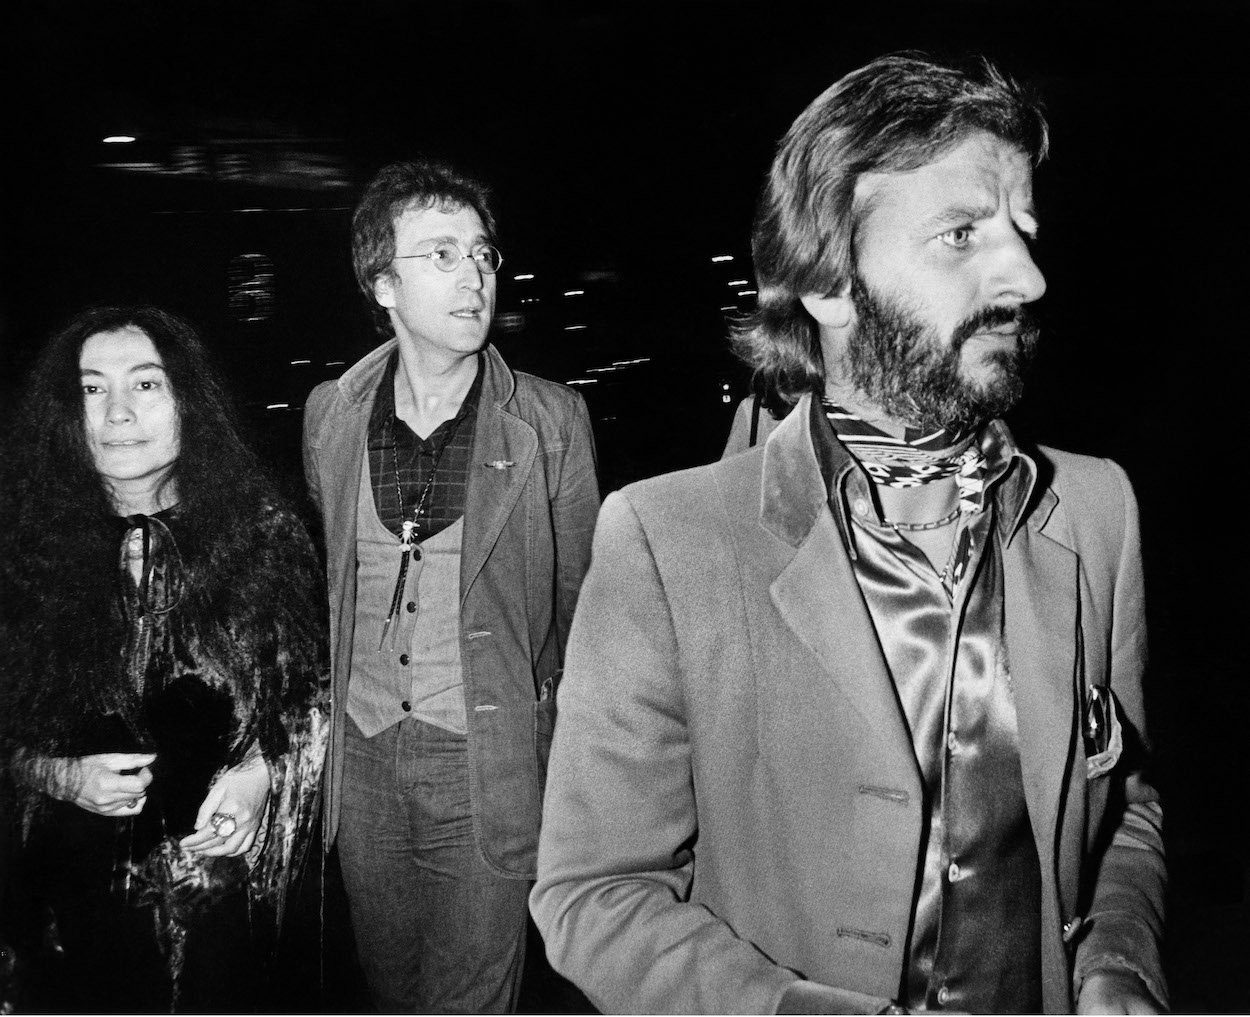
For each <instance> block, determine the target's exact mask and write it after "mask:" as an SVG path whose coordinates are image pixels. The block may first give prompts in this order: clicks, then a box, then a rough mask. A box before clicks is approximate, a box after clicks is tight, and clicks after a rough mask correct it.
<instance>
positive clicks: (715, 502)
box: [531, 396, 1165, 1013]
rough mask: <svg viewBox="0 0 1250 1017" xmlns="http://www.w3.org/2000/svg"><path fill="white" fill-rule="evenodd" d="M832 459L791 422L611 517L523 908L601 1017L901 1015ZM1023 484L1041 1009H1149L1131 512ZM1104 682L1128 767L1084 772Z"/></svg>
mask: <svg viewBox="0 0 1250 1017" xmlns="http://www.w3.org/2000/svg"><path fill="white" fill-rule="evenodd" d="M838 456H841V457H845V456H846V452H845V450H843V449H842V447H841V446H840V445H839V444H837V443H836V442H834V440H833V438H832V435H831V433H830V432H829V430H828V427H827V425H824V422H823V421H822V420H821V419H820V416H819V404H815V405H813V400H812V399H811V397H810V396H808V397H805V398H804V400H803V401H801V402H800V404H799V405H798V407H797V408H796V409H795V410H794V412H792V413H791V414H790V415H789V416H788V417H787V418H786V419H785V420H784V421H783V422H782V423H780V424H779V425H778V426H777V428H776V430H775V431H774V432H773V433H772V434H771V436H770V437H769V439H768V441H767V442H766V443H765V444H764V445H763V446H758V447H756V448H753V449H751V450H750V451H748V452H745V453H743V454H742V455H738V456H734V457H732V458H729V459H727V460H722V461H721V462H719V463H715V464H713V465H711V466H706V467H701V468H698V469H694V470H689V471H685V472H682V473H675V474H670V475H668V476H664V477H658V478H655V479H653V480H650V481H645V482H643V483H641V484H635V485H632V486H630V487H627V488H625V489H624V490H623V491H621V492H619V493H617V494H614V495H612V496H610V497H609V498H608V499H607V501H606V502H605V503H604V506H603V511H602V513H601V514H600V519H599V524H598V529H597V531H596V534H595V544H594V556H593V562H592V565H591V569H590V573H589V574H588V576H587V578H586V583H585V585H584V586H583V588H582V594H581V601H580V605H579V607H578V612H577V617H576V618H575V620H574V624H573V631H572V634H571V636H570V643H569V649H568V655H567V660H566V670H565V680H564V684H563V686H562V687H561V690H560V724H559V726H558V728H557V730H556V738H555V745H554V748H553V752H552V757H551V770H550V775H549V778H548V785H547V815H546V819H545V821H544V826H543V833H542V839H541V844H540V847H539V861H538V883H537V885H536V887H535V889H534V891H533V895H532V897H531V907H532V910H533V913H534V916H535V918H536V919H537V922H538V925H539V928H540V929H541V930H542V932H543V935H544V937H545V939H546V943H547V950H548V954H549V956H550V958H551V960H552V963H553V964H554V966H555V968H556V969H557V970H558V971H560V972H561V973H562V974H564V975H566V976H567V977H569V978H571V979H572V980H573V981H574V982H576V983H577V984H578V985H579V986H580V987H581V988H582V989H583V991H585V992H586V993H587V994H588V995H589V997H590V999H591V1000H592V1001H593V1002H594V1003H595V1005H596V1006H598V1007H600V1008H601V1009H603V1010H604V1011H605V1012H619V1011H641V1012H655V1013H666V1012H713V1013H715V1012H722V1013H730V1012H759V1013H768V1012H776V1009H777V1007H778V1006H779V1005H780V1003H781V999H782V996H783V995H784V994H785V993H786V992H787V990H790V989H792V988H795V987H796V983H797V982H799V980H801V979H802V980H810V981H809V982H808V984H806V985H801V986H798V987H797V991H798V993H799V994H801V995H805V996H806V999H807V1003H808V1005H816V1006H820V1007H827V1008H830V1009H825V1010H823V1011H815V1010H813V1011H810V1012H828V1013H838V1012H842V1013H850V1012H856V1011H860V1012H872V1011H873V1010H875V1009H878V1008H880V1007H882V1006H884V1005H886V1004H887V1002H888V1001H889V1000H890V999H891V998H892V997H894V996H895V994H896V992H897V990H898V987H899V984H900V977H901V974H902V971H903V965H904V963H905V956H904V948H905V943H906V939H907V932H908V923H909V920H910V914H911V905H912V893H913V888H914V884H915V873H916V871H917V865H918V861H919V859H918V852H919V848H920V843H921V825H922V820H923V815H922V809H923V805H922V802H923V797H922V793H921V784H920V776H919V772H918V768H917V765H916V761H915V753H914V750H913V748H912V745H911V740H910V737H909V734H908V731H907V726H906V722H905V720H904V717H903V714H902V711H901V709H900V707H899V705H898V701H897V696H896V694H895V692H894V688H893V684H892V683H891V680H890V677H889V673H888V671H887V669H886V664H885V661H884V659H883V657H882V654H881V650H880V648H879V646H878V644H877V641H876V638H875V636H874V630H873V626H872V622H871V620H870V618H869V615H868V611H867V608H866V607H865V605H864V601H863V597H862V595H861V593H860V590H859V587H858V584H857V583H856V579H855V575H854V572H853V570H852V567H851V563H850V560H849V558H848V552H847V547H846V544H845V542H844V539H843V532H846V531H847V529H848V521H847V520H846V519H845V518H844V516H843V512H844V511H845V508H844V506H842V505H841V504H840V503H838V504H836V510H834V509H831V507H830V501H829V499H828V497H827V488H826V481H825V479H824V477H823V475H822V472H821V469H820V466H819V463H821V462H822V461H836V460H837V457H838ZM1036 459H1037V461H1038V465H1039V469H1040V470H1041V477H1040V478H1039V480H1038V482H1037V484H1036V485H1035V489H1034V490H1033V493H1032V495H1031V497H1030V499H1029V508H1028V510H1027V512H1026V513H1025V516H1024V518H1023V520H1022V522H1021V523H1020V525H1019V527H1018V528H1017V529H1016V530H1015V532H1010V533H1003V543H1004V554H1003V557H1004V562H1003V570H1004V583H1005V597H1006V605H1007V611H1006V626H1007V631H1006V639H1007V644H1008V649H1009V652H1010V660H1011V668H1012V675H1013V686H1014V690H1015V694H1016V704H1017V709H1018V719H1019V732H1020V758H1021V766H1022V770H1023V778H1024V790H1025V797H1026V800H1027V804H1028V810H1029V816H1030V819H1031V821H1032V826H1033V830H1034V834H1035V837H1036V842H1037V852H1038V857H1039V860H1040V863H1041V875H1042V900H1041V920H1042V930H1041V933H1042V966H1043V970H1042V975H1043V982H1044V1001H1045V1007H1046V1009H1047V1010H1048V1011H1052V1012H1069V1013H1070V1012H1072V1007H1073V991H1074V980H1079V979H1080V977H1081V976H1082V974H1083V972H1084V971H1085V970H1088V969H1092V967H1094V966H1096V965H1097V963H1098V962H1099V960H1100V959H1103V958H1109V957H1116V958H1120V959H1121V960H1123V961H1126V962H1127V963H1129V964H1130V965H1132V966H1134V967H1135V968H1136V969H1137V970H1138V971H1139V973H1140V974H1142V976H1143V977H1144V978H1145V980H1146V981H1147V982H1148V984H1149V985H1150V986H1151V988H1152V990H1153V991H1154V992H1155V993H1156V994H1157V995H1158V996H1159V997H1160V999H1161V1000H1164V999H1165V995H1164V993H1165V990H1164V988H1163V978H1162V974H1161V971H1160V966H1159V957H1158V940H1159V935H1160V932H1161V924H1162V909H1163V896H1164V882H1165V872H1164V861H1163V844H1162V839H1161V836H1160V823H1161V813H1160V809H1159V804H1158V797H1157V795H1156V793H1155V791H1154V789H1153V788H1152V787H1150V786H1149V785H1148V784H1147V783H1146V782H1145V781H1144V780H1143V777H1142V772H1141V766H1142V763H1143V759H1142V755H1141V752H1140V749H1141V746H1142V744H1143V742H1144V716H1143V708H1142V672H1143V669H1144V667H1145V663H1146V633H1145V624H1144V610H1143V609H1144V603H1143V589H1142V574H1141V563H1140V555H1139V546H1138V527H1137V510H1136V505H1135V502H1134V499H1133V496H1132V492H1131V490H1130V488H1129V485H1128V482H1127V480H1126V478H1125V477H1124V474H1123V473H1122V471H1121V470H1120V469H1119V468H1118V467H1117V466H1115V464H1113V463H1110V462H1108V461H1106V460H1098V459H1091V458H1087V457H1082V456H1075V455H1070V454H1066V453H1062V452H1055V451H1050V450H1042V451H1041V452H1040V454H1039V455H1038V456H1037V457H1036ZM1017 476H1018V475H1017ZM1010 479H1011V478H1008V481H1004V482H1009V481H1010ZM1018 482H1019V481H1018ZM840 531H842V532H840ZM1095 683H1096V684H1101V685H1110V688H1111V689H1112V691H1113V692H1114V694H1115V697H1116V698H1117V700H1118V704H1119V723H1120V734H1121V735H1122V738H1121V740H1120V743H1121V744H1122V745H1123V746H1124V748H1123V751H1122V753H1121V752H1120V751H1119V749H1117V750H1116V751H1115V752H1114V753H1111V754H1110V755H1108V754H1105V753H1104V754H1102V755H1103V757H1105V758H1101V757H1096V758H1095V759H1092V760H1087V759H1086V757H1085V749H1084V745H1083V740H1082V737H1081V734H1080V726H1079V725H1080V703H1081V691H1082V687H1083V685H1085V684H1095ZM1113 757H1114V758H1113ZM881 789H889V790H892V791H899V792H903V793H902V794H890V795H883V794H881V793H880V792H881Z"/></svg>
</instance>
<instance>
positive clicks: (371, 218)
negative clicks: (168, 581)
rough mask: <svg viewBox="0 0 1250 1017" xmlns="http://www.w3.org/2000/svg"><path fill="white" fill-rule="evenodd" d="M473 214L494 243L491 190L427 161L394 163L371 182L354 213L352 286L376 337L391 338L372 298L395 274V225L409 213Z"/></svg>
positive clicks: (385, 318)
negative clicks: (463, 211) (440, 210)
mask: <svg viewBox="0 0 1250 1017" xmlns="http://www.w3.org/2000/svg"><path fill="white" fill-rule="evenodd" d="M436 205H437V206H438V207H439V208H452V209H458V208H471V209H473V211H475V212H476V213H477V214H478V218H480V219H481V220H482V225H483V226H485V227H486V235H487V237H488V238H489V239H490V240H491V241H492V242H494V240H495V230H496V225H495V213H494V209H493V207H492V196H491V192H490V188H488V187H487V186H486V184H484V183H483V182H482V181H480V180H476V179H474V178H473V177H470V176H466V175H465V174H463V173H461V172H460V171H459V170H457V169H455V168H454V167H452V166H449V165H447V164H446V163H442V162H435V161H433V160H431V159H417V160H412V161H407V162H393V163H390V164H389V165H387V166H383V167H382V168H381V169H380V170H379V171H378V173H377V175H376V176H375V177H374V178H373V179H372V180H371V181H370V182H369V185H368V186H367V187H366V188H365V190H364V193H363V194H361V196H360V201H359V203H358V204H357V205H356V211H355V212H353V213H352V269H353V271H354V272H355V274H356V285H357V286H359V287H360V292H361V293H363V294H364V295H365V301H366V302H367V304H368V305H369V314H370V316H371V317H372V319H373V324H374V327H375V328H376V329H377V331H378V334H379V335H380V336H382V337H383V338H385V339H389V338H390V337H391V336H392V335H394V334H395V333H394V329H393V328H392V327H391V319H390V317H389V316H388V315H387V313H386V310H385V309H384V308H383V307H382V306H381V305H379V304H378V302H377V301H376V300H375V299H374V297H373V284H374V283H375V282H376V281H377V280H378V277H379V276H382V275H386V274H387V273H393V272H394V271H395V270H394V269H393V268H392V267H391V262H392V261H394V260H395V223H396V222H397V221H398V220H399V218H400V216H402V215H403V214H404V213H405V212H406V211H407V210H408V209H410V208H412V207H414V206H415V207H417V208H422V209H426V208H433V207H435V206H436Z"/></svg>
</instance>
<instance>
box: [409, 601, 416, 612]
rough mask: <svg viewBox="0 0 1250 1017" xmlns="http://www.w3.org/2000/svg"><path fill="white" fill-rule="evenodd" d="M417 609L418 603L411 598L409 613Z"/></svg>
mask: <svg viewBox="0 0 1250 1017" xmlns="http://www.w3.org/2000/svg"><path fill="white" fill-rule="evenodd" d="M416 610H417V605H416V603H415V602H414V601H411V600H410V601H408V613H409V614H414V613H415V612H416Z"/></svg>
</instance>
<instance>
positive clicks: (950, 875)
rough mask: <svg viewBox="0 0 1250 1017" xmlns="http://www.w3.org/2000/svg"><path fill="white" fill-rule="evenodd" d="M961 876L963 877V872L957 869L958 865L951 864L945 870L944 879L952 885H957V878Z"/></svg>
mask: <svg viewBox="0 0 1250 1017" xmlns="http://www.w3.org/2000/svg"><path fill="white" fill-rule="evenodd" d="M962 875H963V872H962V871H961V870H960V868H959V863H958V862H951V865H950V868H949V869H947V870H946V878H947V879H949V880H950V881H951V882H952V883H958V882H959V877H960V876H962Z"/></svg>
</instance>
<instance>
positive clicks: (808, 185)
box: [732, 53, 1048, 412]
mask: <svg viewBox="0 0 1250 1017" xmlns="http://www.w3.org/2000/svg"><path fill="white" fill-rule="evenodd" d="M974 131H988V132H990V133H991V134H994V135H996V136H997V137H999V138H1002V139H1003V140H1004V141H1007V142H1008V143H1010V144H1012V145H1015V146H1016V147H1018V148H1020V149H1021V150H1022V151H1024V152H1026V153H1027V154H1028V155H1029V157H1030V158H1031V159H1032V160H1033V163H1034V165H1036V164H1037V163H1040V162H1041V160H1042V159H1043V158H1045V155H1046V149H1047V145H1048V131H1047V125H1046V119H1045V117H1044V116H1043V114H1042V109H1041V105H1040V103H1039V101H1038V100H1037V99H1036V98H1035V97H1034V96H1033V95H1031V94H1030V93H1027V92H1026V91H1025V90H1024V89H1023V88H1022V87H1021V86H1020V85H1018V84H1017V83H1016V82H1014V81H1013V80H1011V79H1010V78H1008V77H1006V76H1004V75H1003V74H1002V73H1001V72H1000V71H999V70H998V69H997V68H996V67H994V65H993V64H991V63H990V62H989V61H988V60H986V59H985V58H979V59H977V60H974V61H970V62H967V63H961V64H954V63H941V62H938V61H935V60H933V59H930V58H929V57H926V56H925V55H923V54H919V53H896V54H891V55H889V56H884V57H879V58H878V59H876V60H873V61H872V62H871V63H869V64H866V65H865V66H863V67H861V68H859V69H858V70H855V71H852V72H851V73H850V74H848V75H846V76H845V77H844V78H842V79H841V80H839V81H837V82H835V83H834V84H833V85H832V86H830V87H829V88H828V89H826V90H825V91H824V92H823V93H821V95H819V96H818V97H817V98H816V99H815V101H813V102H812V103H811V105H809V106H808V107H807V109H805V110H804V111H803V112H802V113H800V114H799V116H798V118H797V119H796V120H795V121H794V123H793V124H792V125H791V126H790V129H789V131H787V132H786V135H785V137H784V138H783V139H782V141H781V144H780V145H779V146H778V149H777V154H776V157H775V158H774V159H773V163H772V167H771V169H770V171H769V174H768V177H767V179H766V181H765V184H764V189H763V192H762V194H761V196H760V199H759V203H758V206H757V209H756V215H755V224H754V228H753V231H752V236H751V251H752V255H753V257H754V261H755V274H756V280H757V287H756V288H757V290H758V293H759V295H758V298H757V305H756V310H755V312H754V313H752V314H751V315H749V316H748V317H746V318H745V319H744V320H743V321H742V323H741V324H740V325H738V326H737V327H736V328H735V330H734V334H733V336H732V343H733V347H734V351H735V352H736V353H737V354H738V356H739V357H740V358H741V359H742V360H744V361H745V362H746V363H747V365H748V366H749V367H751V368H752V369H753V370H754V372H755V378H754V383H755V387H756V390H757V391H758V392H760V393H761V395H762V396H763V399H764V402H765V405H767V406H768V407H769V408H770V409H772V410H773V411H774V412H783V411H784V410H785V409H786V408H788V407H789V406H792V405H793V404H794V403H795V402H796V401H797V400H798V398H799V397H800V396H801V395H802V394H803V393H804V392H805V391H808V390H812V389H815V390H821V389H823V387H824V362H823V358H822V356H821V348H820V330H819V328H818V326H817V324H816V322H815V320H814V319H813V318H812V317H811V315H809V314H808V313H807V311H806V310H805V309H804V308H803V305H802V304H801V303H800V302H799V301H800V297H802V296H804V295H805V294H810V293H821V294H829V295H831V294H835V293H839V292H842V290H843V289H844V288H845V287H846V286H847V285H848V283H849V282H850V281H851V278H852V275H853V273H854V266H855V237H856V231H857V230H858V229H859V227H860V226H861V225H862V223H863V220H864V217H865V215H866V214H867V209H866V208H865V207H864V206H863V203H861V202H858V201H856V198H855V185H856V182H857V181H858V179H859V177H860V176H861V174H864V173H899V172H906V171H908V170H913V169H917V168H919V167H920V166H924V165H927V164H928V163H930V162H933V161H934V160H935V159H937V158H939V157H940V156H941V155H942V154H943V153H944V152H946V151H947V150H948V149H950V148H951V147H953V146H954V145H957V144H958V143H959V142H961V141H962V140H963V139H964V138H966V137H967V136H968V134H970V133H972V132H974Z"/></svg>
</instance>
